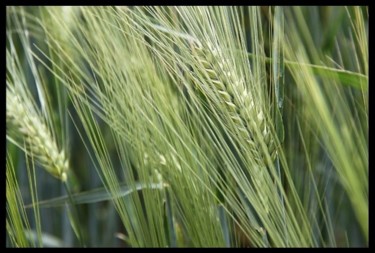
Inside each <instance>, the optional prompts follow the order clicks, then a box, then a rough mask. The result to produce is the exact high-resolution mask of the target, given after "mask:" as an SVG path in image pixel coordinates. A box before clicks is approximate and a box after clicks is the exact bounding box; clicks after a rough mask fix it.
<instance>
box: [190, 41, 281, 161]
mask: <svg viewBox="0 0 375 253" xmlns="http://www.w3.org/2000/svg"><path fill="white" fill-rule="evenodd" d="M192 47H193V55H194V57H195V59H196V60H197V61H198V63H199V64H200V67H202V68H203V69H204V73H203V74H204V75H205V76H206V77H207V78H208V80H207V81H208V84H209V86H210V88H211V89H214V90H216V92H217V94H218V97H219V101H220V103H221V104H222V105H224V106H223V108H225V109H226V110H227V111H228V112H229V115H230V120H231V121H232V122H233V123H234V124H235V125H236V126H237V127H238V132H239V133H240V135H241V137H243V138H245V139H246V141H247V142H248V143H249V145H250V147H251V150H253V152H254V154H255V158H256V160H258V161H260V159H258V157H263V155H261V152H259V151H260V150H261V149H260V147H259V144H257V143H256V142H257V141H256V140H255V139H256V138H254V131H255V127H258V129H260V131H261V134H262V136H263V138H264V142H265V143H266V145H267V148H268V151H269V154H270V155H271V158H272V159H273V160H274V159H275V157H276V149H275V145H274V142H273V140H272V138H271V137H270V136H271V133H270V129H269V127H267V124H266V119H265V117H264V113H263V111H262V109H261V107H260V106H257V105H256V104H255V103H254V99H253V98H252V94H250V92H248V90H247V89H246V86H245V85H244V80H243V78H240V77H238V75H237V74H236V73H234V72H233V67H230V63H229V61H227V60H226V59H225V57H224V55H223V54H222V52H221V51H220V50H219V49H218V48H215V47H213V46H212V45H210V44H207V45H206V49H205V50H204V49H203V46H202V44H201V43H199V42H194V43H193V44H192ZM199 90H202V91H204V90H205V89H204V88H203V89H199ZM261 159H262V160H263V159H264V158H261Z"/></svg>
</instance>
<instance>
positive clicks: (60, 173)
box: [6, 87, 69, 181]
mask: <svg viewBox="0 0 375 253" xmlns="http://www.w3.org/2000/svg"><path fill="white" fill-rule="evenodd" d="M6 107H7V109H6V111H7V113H6V115H7V116H6V119H7V124H8V123H10V124H11V125H12V126H14V129H13V130H14V131H15V132H16V133H17V134H19V135H20V136H21V137H23V139H24V140H25V143H26V146H27V148H28V151H29V152H28V154H29V155H32V156H33V157H35V158H36V160H37V161H38V162H39V163H40V164H41V165H42V166H43V168H45V169H46V170H47V172H49V173H50V174H51V175H52V176H54V177H56V178H58V179H60V180H61V181H66V180H67V171H68V168H69V165H68V160H67V159H66V158H65V152H64V150H62V151H59V150H58V148H57V144H56V142H55V140H54V138H53V137H52V135H51V132H50V131H49V129H48V127H47V125H46V124H44V122H43V121H42V119H41V117H40V115H38V114H37V112H36V111H35V110H33V106H32V104H31V103H28V101H26V100H25V99H22V97H21V96H20V95H18V94H17V93H16V92H15V90H14V89H12V88H9V87H7V90H6Z"/></svg>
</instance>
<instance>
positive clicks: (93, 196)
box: [25, 183, 167, 208]
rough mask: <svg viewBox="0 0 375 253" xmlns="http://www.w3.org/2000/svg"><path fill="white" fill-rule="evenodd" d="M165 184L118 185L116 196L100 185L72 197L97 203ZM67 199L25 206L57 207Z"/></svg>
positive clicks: (84, 202)
mask: <svg viewBox="0 0 375 253" xmlns="http://www.w3.org/2000/svg"><path fill="white" fill-rule="evenodd" d="M166 186H167V185H166V184H162V183H152V184H147V183H136V184H135V188H133V187H130V186H128V185H120V190H119V192H118V193H117V196H113V193H109V192H108V190H107V189H106V188H104V187H101V188H98V189H95V190H91V191H86V192H80V193H76V194H72V199H73V200H74V203H75V204H90V203H97V202H101V201H106V200H112V199H115V198H120V197H126V196H128V195H130V194H132V193H134V192H136V191H140V190H143V189H163V188H164V187H166ZM68 200H69V196H62V197H58V198H53V199H49V200H43V201H39V202H37V203H35V204H29V205H27V206H25V207H26V208H30V207H33V206H35V205H38V206H39V207H42V208H48V207H58V206H63V205H65V204H66V203H69V201H68Z"/></svg>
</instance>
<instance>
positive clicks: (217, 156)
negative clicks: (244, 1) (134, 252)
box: [6, 6, 368, 247]
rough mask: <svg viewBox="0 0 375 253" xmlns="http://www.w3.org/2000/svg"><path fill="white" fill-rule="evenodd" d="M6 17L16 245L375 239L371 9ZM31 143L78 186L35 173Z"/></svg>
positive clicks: (54, 10) (92, 10)
mask: <svg viewBox="0 0 375 253" xmlns="http://www.w3.org/2000/svg"><path fill="white" fill-rule="evenodd" d="M317 14H319V15H317ZM7 20H8V21H9V22H7V88H6V93H7V140H8V145H7V147H9V148H8V149H9V151H8V155H7V191H9V194H8V193H7V246H9V247H18V246H28V245H31V246H35V245H39V246H51V245H55V246H56V245H57V246H61V247H64V246H76V245H81V246H90V247H95V246H99V247H102V246H111V247H350V246H362V247H363V246H367V245H368V225H367V224H368V178H367V177H368V164H367V159H368V151H367V147H368V124H367V123H368V91H367V87H368V84H367V82H368V67H367V64H368V49H367V38H368V28H367V27H368V9H367V8H366V7H358V6H353V7H337V8H336V7H335V8H332V7H316V6H310V7H278V6H276V7H266V6H262V7H256V6H251V7H227V6H215V7H210V6H181V7H173V6H163V7H157V6H142V7H140V6H138V7H128V6H100V7H87V6H86V7H35V8H29V7H8V8H7ZM284 28H285V29H284ZM286 28H287V29H286ZM316 31H322V32H321V33H319V34H318V33H317V32H316ZM318 35H319V36H318ZM34 86H36V89H35V88H32V87H34ZM33 89H34V90H33ZM31 91H36V93H37V94H38V96H39V100H40V104H41V105H40V107H38V106H36V105H35V103H33V102H31V101H33V100H32V99H31V98H32V96H29V95H28V94H29V93H31ZM43 94H44V95H43ZM46 104H48V105H49V106H46ZM39 108H40V109H39ZM45 108H48V109H45ZM39 110H41V112H39ZM45 110H46V111H45ZM42 112H43V113H42ZM41 115H43V117H42V116H41ZM54 115H58V116H57V118H59V119H60V120H61V119H63V120H61V121H62V122H65V123H66V124H61V126H62V127H60V128H55V127H50V126H52V125H53V124H47V122H48V123H51V122H55V120H56V116H54ZM67 115H69V117H67ZM70 126H73V127H72V128H71V127H70ZM15 134H18V135H21V136H22V137H23V138H22V139H20V138H18V137H19V136H16V135H15ZM56 136H62V137H63V139H66V140H63V143H66V142H67V141H69V143H70V144H71V145H70V146H69V148H67V145H64V147H65V148H61V147H60V146H59V145H58V144H57V141H56ZM19 140H22V141H23V142H21V141H19ZM13 144H16V145H17V146H19V147H21V148H22V149H15V148H14V145H13ZM22 150H24V151H27V153H28V154H29V155H31V157H32V158H35V159H36V160H37V161H39V162H40V164H41V165H42V166H43V167H44V168H45V169H46V170H47V171H48V172H49V173H50V174H52V175H53V176H54V177H57V178H58V179H60V180H62V181H65V182H66V183H69V185H71V186H72V187H71V188H69V189H70V190H71V191H72V192H70V191H68V195H67V196H65V195H63V194H64V193H62V192H61V191H54V192H55V194H54V195H53V196H52V195H51V194H50V195H46V194H45V193H46V192H45V191H44V189H46V188H47V187H49V189H51V191H52V190H53V189H55V188H57V186H51V184H49V180H50V179H44V180H43V179H42V177H41V176H39V174H38V173H35V174H34V176H33V177H30V176H29V177H28V178H27V179H25V177H22V173H24V171H30V170H22V168H21V167H20V166H19V165H18V166H14V165H16V164H19V163H17V161H18V160H17V157H18V156H17V154H18V153H19V152H20V151H22ZM67 157H70V162H69V164H70V165H69V166H68V162H67ZM21 164H22V163H21ZM25 166H26V167H30V166H32V164H29V163H26V165H25ZM18 167H20V168H18ZM68 167H69V177H68V176H67V175H68ZM70 175H72V176H70ZM27 183H28V184H29V185H31V186H32V187H30V189H31V190H32V194H31V196H32V199H31V200H30V199H29V198H28V195H29V194H28V192H24V190H23V188H22V187H18V185H23V184H27ZM47 185H48V186H47ZM36 189H38V190H36ZM16 198H21V199H20V200H19V201H18V200H17V199H16ZM24 203H25V204H24ZM61 207H63V208H64V209H63V210H65V211H66V212H64V214H62V213H61V212H60V210H61V209H59V208H61ZM29 208H31V209H32V210H33V211H34V212H33V213H34V214H35V215H34V216H32V215H28V212H27V210H28V209H29ZM15 210H20V212H19V213H17V212H15ZM39 210H40V211H39ZM71 210H73V211H74V212H73V213H72V212H71ZM40 213H43V214H45V215H40ZM65 214H67V215H65ZM353 217H356V218H355V219H353ZM29 220H30V221H32V222H28V221H29ZM52 223H53V224H54V226H49V225H48V224H52ZM32 235H36V236H32ZM51 237H53V238H54V240H52V241H53V243H52V242H51V239H50V238H51Z"/></svg>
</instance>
